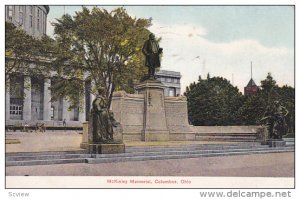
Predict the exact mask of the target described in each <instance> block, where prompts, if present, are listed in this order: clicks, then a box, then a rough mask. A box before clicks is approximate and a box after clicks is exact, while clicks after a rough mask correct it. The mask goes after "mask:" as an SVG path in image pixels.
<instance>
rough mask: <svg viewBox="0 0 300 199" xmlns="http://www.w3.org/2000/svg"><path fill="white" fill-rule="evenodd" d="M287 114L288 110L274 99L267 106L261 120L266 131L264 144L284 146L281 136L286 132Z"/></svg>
mask: <svg viewBox="0 0 300 199" xmlns="http://www.w3.org/2000/svg"><path fill="white" fill-rule="evenodd" d="M287 114H288V110H287V109H286V108H285V107H284V106H282V105H281V104H280V101H278V100H276V101H274V102H273V104H271V105H269V106H268V107H267V110H266V112H265V113H264V117H263V118H262V119H261V122H262V123H263V125H264V126H265V128H266V130H267V132H268V139H267V140H266V144H268V145H269V146H270V147H280V146H285V144H286V143H285V141H284V140H283V139H282V136H283V135H285V134H286V132H287V130H286V129H287V128H286V122H285V117H286V116H287Z"/></svg>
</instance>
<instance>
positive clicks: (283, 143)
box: [267, 139, 286, 147]
mask: <svg viewBox="0 0 300 199" xmlns="http://www.w3.org/2000/svg"><path fill="white" fill-rule="evenodd" d="M267 144H268V145H269V147H284V146H286V141H284V140H282V139H270V140H268V141H267Z"/></svg>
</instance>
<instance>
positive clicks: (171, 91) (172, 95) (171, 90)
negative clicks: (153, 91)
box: [169, 88, 175, 97]
mask: <svg viewBox="0 0 300 199" xmlns="http://www.w3.org/2000/svg"><path fill="white" fill-rule="evenodd" d="M169 96H171V97H174V96H175V90H174V88H170V90H169Z"/></svg>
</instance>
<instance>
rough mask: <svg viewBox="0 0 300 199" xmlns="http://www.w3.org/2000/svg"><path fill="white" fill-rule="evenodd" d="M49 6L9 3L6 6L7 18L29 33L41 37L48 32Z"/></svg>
mask: <svg viewBox="0 0 300 199" xmlns="http://www.w3.org/2000/svg"><path fill="white" fill-rule="evenodd" d="M48 13H49V6H43V5H8V6H5V20H6V21H10V22H12V23H13V24H14V25H15V26H16V27H18V28H21V29H23V30H25V31H26V32H27V33H28V34H29V35H32V36H34V37H41V36H43V35H45V34H46V29H47V15H48Z"/></svg>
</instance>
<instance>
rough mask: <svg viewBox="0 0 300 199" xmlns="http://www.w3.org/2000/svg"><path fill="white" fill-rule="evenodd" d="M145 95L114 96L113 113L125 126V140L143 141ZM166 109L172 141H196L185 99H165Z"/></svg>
mask: <svg viewBox="0 0 300 199" xmlns="http://www.w3.org/2000/svg"><path fill="white" fill-rule="evenodd" d="M144 100H145V99H144V95H143V94H127V93H126V92H123V91H120V92H116V93H114V95H113V99H112V111H113V113H114V116H115V119H116V120H117V121H118V122H120V123H121V124H122V126H123V139H124V140H125V141H126V140H127V141H128V140H129V141H141V140H142V131H143V127H144V126H143V125H144V119H145V118H144V110H145V109H144V105H145V104H144V103H145V101H144ZM164 107H165V113H166V120H167V121H166V122H167V126H168V129H169V131H170V132H169V135H170V136H169V139H170V140H195V135H193V134H194V133H193V131H192V129H191V128H190V127H191V126H190V125H189V124H188V115H187V101H186V98H185V97H165V99H164Z"/></svg>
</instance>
